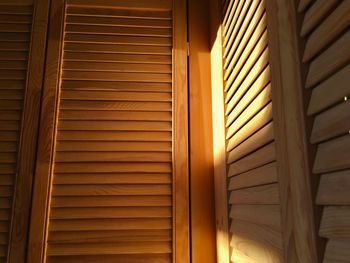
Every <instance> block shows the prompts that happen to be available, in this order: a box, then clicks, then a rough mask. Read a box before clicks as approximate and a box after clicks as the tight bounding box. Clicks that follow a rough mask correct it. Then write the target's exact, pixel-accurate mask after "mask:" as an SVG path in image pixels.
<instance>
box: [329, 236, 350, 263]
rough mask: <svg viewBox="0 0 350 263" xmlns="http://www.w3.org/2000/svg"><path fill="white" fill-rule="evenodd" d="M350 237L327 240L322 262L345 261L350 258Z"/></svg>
mask: <svg viewBox="0 0 350 263" xmlns="http://www.w3.org/2000/svg"><path fill="white" fill-rule="evenodd" d="M349 247H350V239H332V240H330V241H328V243H327V247H326V252H325V255H324V259H323V263H334V262H347V261H348V260H349V258H350V250H349Z"/></svg>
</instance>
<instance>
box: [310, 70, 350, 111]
mask: <svg viewBox="0 0 350 263" xmlns="http://www.w3.org/2000/svg"><path fill="white" fill-rule="evenodd" d="M349 76H350V65H347V66H346V67H344V68H342V69H341V70H339V71H338V72H336V73H335V74H334V75H332V76H331V77H330V78H328V79H327V80H325V81H324V82H322V83H321V84H320V85H318V86H316V87H315V88H314V89H313V90H312V95H311V99H310V104H309V108H308V115H312V114H315V113H318V112H320V111H322V110H324V109H326V108H328V107H330V106H332V105H334V104H336V103H339V102H342V101H344V97H346V96H348V97H349V98H350V85H348V83H349ZM334 87H337V88H336V89H335V88H334Z"/></svg>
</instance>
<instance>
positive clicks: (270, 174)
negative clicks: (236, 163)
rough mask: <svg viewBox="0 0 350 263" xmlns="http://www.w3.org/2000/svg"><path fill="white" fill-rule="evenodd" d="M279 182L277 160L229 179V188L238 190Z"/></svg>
mask: <svg viewBox="0 0 350 263" xmlns="http://www.w3.org/2000/svg"><path fill="white" fill-rule="evenodd" d="M275 182H277V167H276V162H273V163H270V164H267V165H264V166H261V167H258V168H255V169H252V170H250V171H248V172H245V173H242V174H239V175H237V176H233V177H231V178H230V181H229V186H228V189H229V190H237V189H241V188H248V187H253V186H259V185H264V184H271V183H275Z"/></svg>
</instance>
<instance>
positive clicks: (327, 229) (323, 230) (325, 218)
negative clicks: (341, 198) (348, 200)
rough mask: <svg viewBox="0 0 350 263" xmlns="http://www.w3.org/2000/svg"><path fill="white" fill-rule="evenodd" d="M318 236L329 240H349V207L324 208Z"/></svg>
mask: <svg viewBox="0 0 350 263" xmlns="http://www.w3.org/2000/svg"><path fill="white" fill-rule="evenodd" d="M319 234H320V236H322V237H325V238H329V239H341V238H350V206H326V207H325V208H324V209H323V214H322V220H321V226H320V233H319Z"/></svg>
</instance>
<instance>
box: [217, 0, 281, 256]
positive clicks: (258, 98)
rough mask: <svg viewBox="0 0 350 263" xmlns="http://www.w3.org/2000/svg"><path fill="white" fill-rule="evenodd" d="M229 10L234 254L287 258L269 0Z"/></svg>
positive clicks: (226, 49) (227, 87) (226, 39)
mask: <svg viewBox="0 0 350 263" xmlns="http://www.w3.org/2000/svg"><path fill="white" fill-rule="evenodd" d="M226 2H229V3H226ZM223 10H224V12H223V56H224V60H223V66H224V91H225V94H224V97H225V98H224V100H225V114H226V151H227V154H226V159H227V176H228V184H229V185H228V193H229V205H230V212H229V217H230V246H231V248H232V252H231V255H230V257H231V261H232V262H241V261H244V262H282V257H283V242H282V234H281V210H280V199H279V186H278V176H277V169H276V153H275V147H276V146H275V136H274V121H273V111H272V107H273V102H272V96H271V93H272V89H273V87H271V84H270V65H269V48H268V38H267V20H266V12H265V1H224V2H223Z"/></svg>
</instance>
